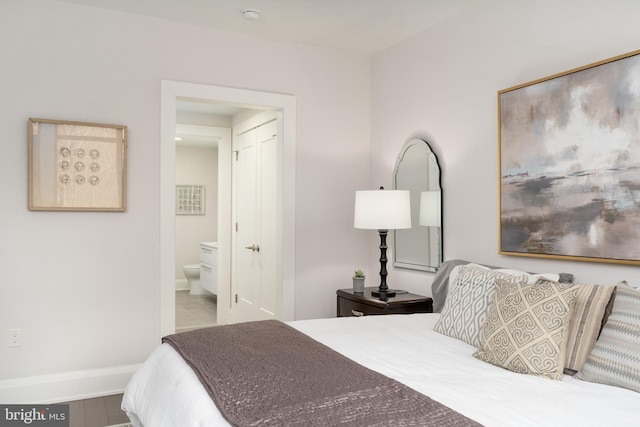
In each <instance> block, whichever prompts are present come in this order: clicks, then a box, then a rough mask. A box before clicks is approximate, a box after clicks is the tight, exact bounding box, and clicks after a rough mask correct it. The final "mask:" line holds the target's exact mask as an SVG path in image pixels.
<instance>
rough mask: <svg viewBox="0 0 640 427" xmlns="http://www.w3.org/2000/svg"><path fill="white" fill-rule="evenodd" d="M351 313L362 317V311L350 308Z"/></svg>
mask: <svg viewBox="0 0 640 427" xmlns="http://www.w3.org/2000/svg"><path fill="white" fill-rule="evenodd" d="M351 314H353V315H354V316H356V317H362V316H364V313H363V312H361V311H358V310H351Z"/></svg>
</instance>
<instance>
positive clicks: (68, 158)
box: [29, 118, 127, 212]
mask: <svg viewBox="0 0 640 427" xmlns="http://www.w3.org/2000/svg"><path fill="white" fill-rule="evenodd" d="M126 149H127V127H126V126H117V125H103V124H95V123H82V122H69V121H61V120H48V119H32V118H30V119H29V210H32V211H120V212H123V211H125V210H126Z"/></svg>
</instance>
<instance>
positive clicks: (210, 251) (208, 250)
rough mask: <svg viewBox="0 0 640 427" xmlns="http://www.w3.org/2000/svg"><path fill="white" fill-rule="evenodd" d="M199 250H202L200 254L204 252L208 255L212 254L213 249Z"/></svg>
mask: <svg viewBox="0 0 640 427" xmlns="http://www.w3.org/2000/svg"><path fill="white" fill-rule="evenodd" d="M201 249H202V252H206V253H208V254H210V253H212V252H213V249H206V248H201Z"/></svg>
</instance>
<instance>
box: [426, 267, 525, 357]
mask: <svg viewBox="0 0 640 427" xmlns="http://www.w3.org/2000/svg"><path fill="white" fill-rule="evenodd" d="M496 279H502V280H506V281H508V282H509V283H524V282H526V278H525V275H523V276H514V275H511V274H506V273H501V272H498V271H496V270H488V269H486V268H478V267H474V266H467V265H462V266H460V270H459V273H458V275H457V277H456V279H455V281H454V282H453V283H452V284H450V287H449V294H448V295H447V300H446V301H445V303H444V307H443V308H442V313H441V314H440V318H439V319H438V322H437V323H436V324H435V326H434V327H433V330H434V331H436V332H439V333H441V334H443V335H447V336H449V337H452V338H456V339H459V340H461V341H464V342H466V343H467V344H471V345H472V346H474V347H479V346H480V334H481V332H482V328H483V326H484V322H485V320H486V318H487V311H488V310H489V306H490V304H491V301H492V299H493V294H494V292H495V281H496Z"/></svg>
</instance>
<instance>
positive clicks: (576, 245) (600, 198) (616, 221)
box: [498, 51, 640, 264]
mask: <svg viewBox="0 0 640 427" xmlns="http://www.w3.org/2000/svg"><path fill="white" fill-rule="evenodd" d="M498 116H499V199H500V203H499V204H500V207H499V210H500V212H499V215H500V235H499V252H500V253H501V254H505V255H520V256H534V257H547V258H560V259H571V260H580V261H597V262H611V263H623V264H640V51H636V52H632V53H629V54H625V55H620V56H617V57H615V58H611V59H607V60H604V61H601V62H598V63H595V64H591V65H587V66H585V67H581V68H578V69H574V70H570V71H567V72H564V73H561V74H556V75H554V76H551V77H547V78H544V79H540V80H536V81H534V82H531V83H526V84H522V85H519V86H516V87H512V88H509V89H505V90H501V91H499V92H498Z"/></svg>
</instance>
